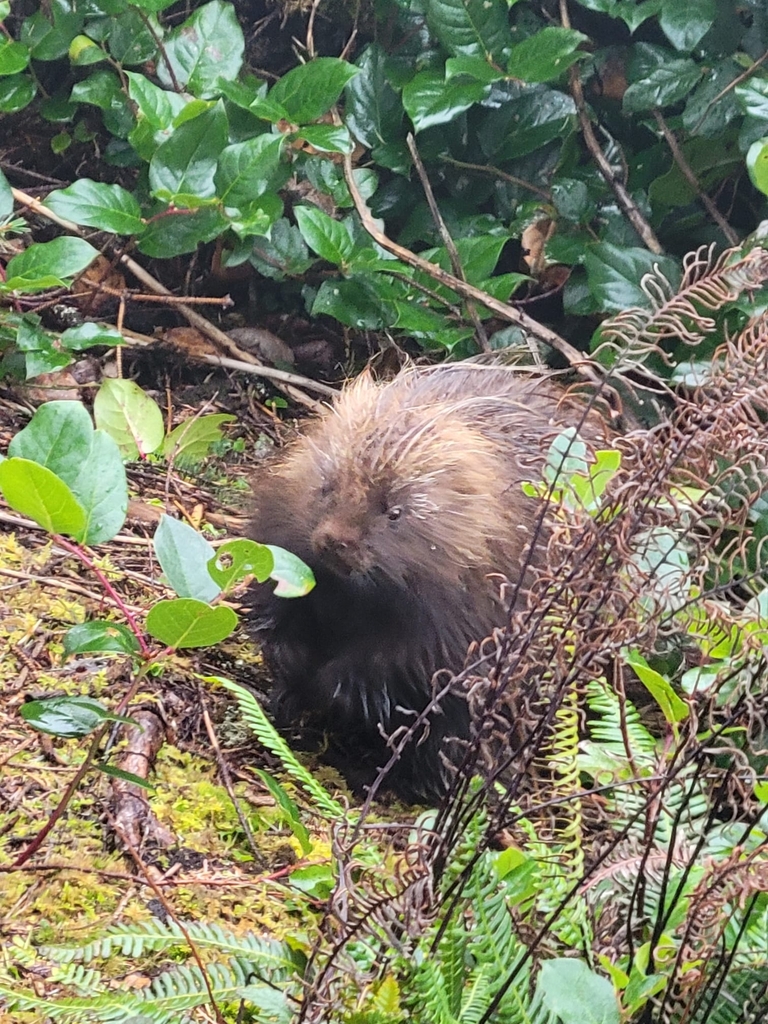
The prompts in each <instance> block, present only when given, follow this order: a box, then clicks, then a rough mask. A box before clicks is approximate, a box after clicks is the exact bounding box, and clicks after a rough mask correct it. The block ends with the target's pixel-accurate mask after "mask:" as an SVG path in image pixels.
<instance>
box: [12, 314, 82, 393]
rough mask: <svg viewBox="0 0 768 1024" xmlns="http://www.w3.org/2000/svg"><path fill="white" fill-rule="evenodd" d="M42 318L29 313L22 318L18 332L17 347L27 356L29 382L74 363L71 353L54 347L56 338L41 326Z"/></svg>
mask: <svg viewBox="0 0 768 1024" xmlns="http://www.w3.org/2000/svg"><path fill="white" fill-rule="evenodd" d="M39 324H40V318H39V317H38V316H35V315H34V314H33V313H27V314H26V315H25V316H23V317H22V318H21V323H20V324H19V327H18V330H17V332H16V347H17V348H18V350H19V351H20V352H24V353H25V354H26V360H25V362H26V376H27V380H29V379H30V378H32V377H37V376H38V374H41V373H50V372H51V371H52V370H56V369H60V368H61V367H63V366H68V365H69V364H70V363H71V362H72V356H71V355H70V353H69V352H62V351H61V350H60V349H59V348H58V347H56V346H55V345H54V338H53V336H52V335H50V334H48V332H47V331H44V330H42V328H41V327H40V326H39Z"/></svg>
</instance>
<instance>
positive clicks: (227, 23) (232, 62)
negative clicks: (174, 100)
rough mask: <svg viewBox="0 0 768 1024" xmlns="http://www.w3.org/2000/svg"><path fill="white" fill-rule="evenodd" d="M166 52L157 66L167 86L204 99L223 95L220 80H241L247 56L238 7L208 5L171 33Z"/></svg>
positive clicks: (213, 1) (215, 1)
mask: <svg viewBox="0 0 768 1024" xmlns="http://www.w3.org/2000/svg"><path fill="white" fill-rule="evenodd" d="M163 49H164V50H165V58H166V59H165V60H160V61H158V64H157V77H158V78H159V79H160V82H161V83H162V84H163V85H165V86H168V87H169V88H172V89H175V88H176V83H178V84H179V85H181V86H183V87H185V88H186V90H187V91H188V92H191V93H192V95H193V96H199V97H201V98H203V99H208V98H210V97H213V96H218V95H220V91H221V90H220V89H219V87H218V83H219V79H224V80H226V81H233V80H234V79H235V78H237V76H238V74H239V72H240V68H241V67H242V64H243V53H244V52H245V39H244V38H243V30H242V29H241V28H240V24H239V22H238V20H237V16H236V14H235V8H234V6H233V5H232V4H230V3H224V2H223V0H211V2H210V3H207V4H204V5H203V6H202V7H200V8H198V9H197V10H196V11H195V12H194V14H192V15H191V16H190V17H189V18H187V20H186V21H185V22H184V23H183V24H181V25H179V27H178V28H177V29H174V31H173V32H171V33H170V35H169V36H168V37H167V39H166V40H165V43H164V44H163ZM168 63H170V65H171V67H172V68H173V75H174V77H175V80H176V81H175V82H174V80H173V78H172V77H171V74H170V72H169V69H168Z"/></svg>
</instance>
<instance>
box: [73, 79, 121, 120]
mask: <svg viewBox="0 0 768 1024" xmlns="http://www.w3.org/2000/svg"><path fill="white" fill-rule="evenodd" d="M70 101H71V102H72V103H90V104H91V105H92V106H94V107H98V108H99V109H100V110H104V111H108V110H111V109H112V107H113V105H117V104H119V103H121V102H122V101H123V94H122V89H121V87H120V79H119V78H118V77H117V75H116V74H115V73H114V72H113V71H107V70H99V71H95V72H94V73H93V74H92V75H89V76H88V78H85V79H83V81H82V82H76V83H75V84H74V85H73V86H72V93H71V95H70Z"/></svg>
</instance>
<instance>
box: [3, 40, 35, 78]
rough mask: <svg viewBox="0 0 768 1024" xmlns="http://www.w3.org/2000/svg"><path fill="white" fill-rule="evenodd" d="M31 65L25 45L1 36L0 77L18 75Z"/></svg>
mask: <svg viewBox="0 0 768 1024" xmlns="http://www.w3.org/2000/svg"><path fill="white" fill-rule="evenodd" d="M27 64H29V50H28V49H27V47H26V46H25V45H24V44H23V43H17V42H14V40H13V39H9V38H8V37H7V36H0V75H16V74H18V73H19V71H23V70H24V68H25V67H26V66H27Z"/></svg>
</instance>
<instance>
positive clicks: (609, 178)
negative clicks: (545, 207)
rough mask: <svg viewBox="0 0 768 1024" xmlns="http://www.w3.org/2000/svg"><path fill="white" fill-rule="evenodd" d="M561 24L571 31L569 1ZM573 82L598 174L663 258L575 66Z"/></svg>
mask: <svg viewBox="0 0 768 1024" xmlns="http://www.w3.org/2000/svg"><path fill="white" fill-rule="evenodd" d="M560 20H561V22H562V24H563V27H564V28H570V27H571V19H570V15H569V14H568V0H560ZM570 80H571V96H572V97H573V102H574V103H575V104H576V113H577V115H578V118H579V125H580V126H581V133H582V135H583V136H584V143H585V145H586V147H587V149H588V150H589V152H590V153H591V154H592V157H593V159H594V161H595V163H596V164H597V167H598V170H599V171H600V173H601V174H602V176H603V178H605V181H606V183H607V185H608V186H609V187H610V188H611V190H612V191H613V194H614V195H615V196H616V201H617V203H618V204H619V207H620V208H621V210H622V211H623V213H624V216H625V217H626V218H627V220H628V221H629V222H630V224H631V225H632V227H633V228H634V229H635V231H636V232H637V233H638V235H640V237H641V238H642V240H643V242H644V243H645V245H646V246H647V248H649V249H650V250H651V252H653V253H657V254H658V255H660V254H661V253H663V252H664V249H663V247H662V245H661V242H660V241H659V240H658V238H657V237H656V234H655V232H654V230H653V228H652V227H651V225H650V224H649V223H648V221H647V220H646V219H645V217H644V216H643V215H642V213H641V212H640V208H639V207H638V205H637V203H636V202H635V201H634V199H633V198H632V196H631V195H630V194H629V192H628V191H627V189H626V188H625V187H624V185H623V184H622V182H620V181H619V179H618V178H617V177H616V175H615V173H614V170H613V168H612V167H611V165H610V162H609V160H608V158H607V157H606V155H605V153H604V152H603V150H602V147H601V146H600V143H599V142H598V141H597V136H596V135H595V131H594V129H593V127H592V121H591V120H590V117H589V114H588V113H587V104H586V101H585V99H584V89H583V87H582V84H581V78H580V77H579V72H578V69H577V67H576V65H574V66H573V67H572V68H571V70H570Z"/></svg>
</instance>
